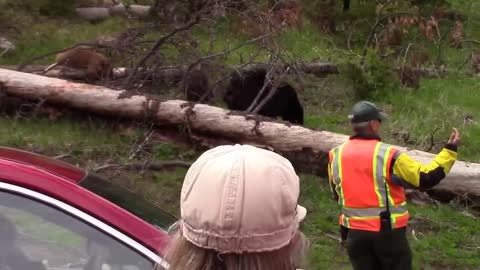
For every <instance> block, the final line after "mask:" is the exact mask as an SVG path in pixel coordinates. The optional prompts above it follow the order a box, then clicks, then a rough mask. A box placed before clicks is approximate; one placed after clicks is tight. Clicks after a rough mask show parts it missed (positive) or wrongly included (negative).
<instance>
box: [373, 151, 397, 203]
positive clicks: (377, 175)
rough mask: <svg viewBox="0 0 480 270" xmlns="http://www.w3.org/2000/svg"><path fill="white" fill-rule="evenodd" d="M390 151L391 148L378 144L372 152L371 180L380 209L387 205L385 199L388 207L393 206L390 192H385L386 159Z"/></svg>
mask: <svg viewBox="0 0 480 270" xmlns="http://www.w3.org/2000/svg"><path fill="white" fill-rule="evenodd" d="M391 150H392V147H391V146H389V145H387V144H384V143H380V142H379V143H377V145H376V147H375V152H374V158H373V178H374V184H375V193H377V197H378V203H379V206H380V207H385V206H386V205H387V201H386V200H387V198H388V200H389V203H390V205H394V204H395V203H394V202H393V199H392V197H391V195H390V192H387V190H385V180H386V179H387V170H388V168H387V164H388V157H389V156H390V151H391ZM387 186H388V185H387Z"/></svg>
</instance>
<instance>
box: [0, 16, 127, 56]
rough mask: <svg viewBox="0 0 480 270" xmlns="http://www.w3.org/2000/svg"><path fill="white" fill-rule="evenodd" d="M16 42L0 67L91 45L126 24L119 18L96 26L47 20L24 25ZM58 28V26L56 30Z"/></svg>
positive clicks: (78, 21) (83, 22) (76, 21)
mask: <svg viewBox="0 0 480 270" xmlns="http://www.w3.org/2000/svg"><path fill="white" fill-rule="evenodd" d="M28 23H29V24H30V25H28V27H27V26H26V27H25V29H24V30H22V34H21V36H20V37H19V39H18V40H16V46H17V48H16V50H15V51H13V53H9V54H7V55H5V56H3V57H2V58H1V59H0V60H1V63H2V64H5V65H14V64H19V63H21V62H23V61H25V60H28V59H31V58H33V57H35V56H39V55H44V54H47V53H51V52H53V51H57V50H61V49H64V48H67V47H70V46H72V45H74V44H77V43H80V42H91V41H93V39H95V38H97V37H100V36H109V35H112V34H115V33H118V32H121V31H122V30H125V29H126V28H127V27H128V25H129V23H128V21H127V20H123V19H120V18H113V19H109V20H106V21H103V22H100V23H97V24H91V23H88V22H85V21H80V20H73V21H68V20H66V19H49V20H46V21H45V22H42V23H35V22H33V21H31V22H30V21H29V22H28ZM59 26H61V27H59ZM54 58H55V56H54V55H52V56H49V57H46V58H43V59H40V60H38V61H37V62H35V63H34V64H48V63H52V61H53V60H54Z"/></svg>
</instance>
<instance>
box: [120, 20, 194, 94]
mask: <svg viewBox="0 0 480 270" xmlns="http://www.w3.org/2000/svg"><path fill="white" fill-rule="evenodd" d="M199 22H200V16H197V17H195V19H194V20H193V21H191V22H190V23H188V24H186V25H184V26H181V27H176V28H175V29H174V30H173V31H171V32H170V33H168V34H166V35H165V36H163V37H161V38H160V39H159V40H158V41H157V42H156V43H155V45H153V47H152V49H151V50H150V51H149V52H148V53H147V54H146V55H145V56H144V57H143V58H142V59H141V60H140V62H139V63H138V64H137V65H136V66H135V67H134V68H133V70H132V73H130V75H129V76H128V78H127V82H126V83H125V85H124V88H126V89H128V88H129V87H130V86H131V85H132V83H133V81H134V79H135V77H136V75H137V72H138V70H139V69H140V68H141V67H143V66H144V65H145V63H146V62H147V61H148V59H150V57H152V56H153V55H154V54H155V53H156V52H157V50H158V49H159V48H160V47H161V46H162V45H163V44H164V43H165V42H166V41H167V40H168V39H169V38H171V37H173V36H175V35H176V34H177V33H179V32H183V31H187V30H189V29H190V28H192V27H193V26H194V25H196V24H198V23H199Z"/></svg>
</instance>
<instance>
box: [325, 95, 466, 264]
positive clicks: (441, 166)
mask: <svg viewBox="0 0 480 270" xmlns="http://www.w3.org/2000/svg"><path fill="white" fill-rule="evenodd" d="M386 118H387V114H386V113H384V112H383V111H382V110H380V109H379V108H377V106H376V105H375V104H373V103H371V102H368V101H361V102H358V103H357V104H355V105H354V106H353V108H352V111H351V113H350V115H349V119H350V123H351V126H352V128H353V136H351V137H350V138H349V140H348V141H347V142H345V143H344V144H342V145H340V146H339V147H336V148H334V149H332V150H331V151H330V153H329V164H328V172H329V180H330V181H329V182H330V186H331V188H332V191H333V193H334V195H335V199H336V200H337V201H338V203H339V204H340V206H341V208H342V210H341V214H340V216H339V223H340V228H341V232H342V238H343V239H344V240H346V246H347V251H348V256H349V259H350V262H351V263H352V265H353V268H354V270H375V269H384V270H387V269H388V270H396V269H398V270H409V269H412V255H411V250H410V247H409V244H408V241H407V237H406V227H407V224H408V219H409V214H408V210H407V208H406V198H405V192H404V188H417V189H428V188H431V187H433V186H435V185H437V184H438V183H439V182H440V181H441V180H442V179H443V178H445V176H446V174H448V173H449V172H450V169H451V168H452V166H453V164H454V163H455V161H456V159H457V147H458V145H459V143H460V135H459V132H458V131H457V129H455V128H454V129H453V132H452V135H451V136H450V139H449V141H448V143H447V144H446V145H445V147H444V148H443V149H442V151H441V152H440V153H439V154H438V155H437V156H436V157H435V158H434V159H433V161H432V162H430V164H428V165H423V164H421V163H420V162H418V161H416V160H414V159H412V158H411V157H409V156H408V155H407V154H406V153H402V152H401V151H399V150H397V149H395V148H394V147H392V146H390V145H388V144H386V143H383V142H382V141H381V138H380V136H379V130H380V127H381V124H382V121H384V120H385V119H386Z"/></svg>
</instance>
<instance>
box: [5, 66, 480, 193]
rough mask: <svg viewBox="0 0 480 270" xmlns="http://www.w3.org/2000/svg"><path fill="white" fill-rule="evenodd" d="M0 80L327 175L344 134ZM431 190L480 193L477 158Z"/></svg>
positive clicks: (19, 77) (23, 77) (16, 78)
mask: <svg viewBox="0 0 480 270" xmlns="http://www.w3.org/2000/svg"><path fill="white" fill-rule="evenodd" d="M0 84H2V85H3V87H2V88H3V91H6V92H7V93H8V94H11V95H15V96H20V97H26V98H41V99H46V100H48V101H50V102H52V103H56V104H62V105H63V106H66V107H70V108H74V109H78V110H84V111H89V112H92V113H97V114H104V115H115V116H121V117H126V118H132V119H143V118H144V117H146V116H149V117H150V118H151V119H152V120H153V121H154V122H155V123H157V124H158V125H172V124H173V125H185V126H188V128H189V129H188V130H190V131H191V132H192V133H196V134H202V135H208V136H210V137H212V138H216V139H217V138H218V139H227V140H228V141H230V142H234V143H251V144H256V145H264V146H268V147H269V148H271V149H273V150H274V151H276V152H278V153H280V154H282V155H284V156H285V157H287V158H289V159H290V160H291V161H292V163H293V164H294V165H295V167H296V169H297V171H299V172H306V173H314V174H317V175H321V176H325V175H326V163H327V160H328V156H327V153H328V151H329V150H330V149H331V148H333V147H335V146H337V145H339V144H340V143H342V142H344V141H345V140H346V139H347V136H345V135H341V134H336V133H332V132H327V131H314V130H310V129H307V128H304V127H300V126H289V125H286V124H284V123H277V122H265V121H256V120H254V119H251V118H249V117H246V116H244V115H241V114H238V113H237V114H235V113H231V112H229V111H227V110H224V109H222V108H217V107H212V106H208V105H203V104H196V105H194V104H190V103H187V102H185V101H182V100H169V101H158V100H152V99H147V97H144V96H132V97H130V98H125V99H118V96H119V95H120V94H121V93H122V92H121V91H115V90H112V89H108V88H105V87H100V86H92V85H87V84H79V83H72V82H68V81H65V80H60V79H55V78H48V77H43V76H39V75H34V74H28V73H22V72H17V71H12V70H6V69H0ZM399 148H400V149H401V150H403V151H407V152H408V153H409V154H410V155H411V156H412V157H414V158H416V159H418V160H420V161H423V162H429V161H430V160H431V159H432V158H433V157H434V156H433V155H432V154H429V153H425V152H421V151H416V150H407V149H404V148H402V147H399ZM433 191H436V192H440V193H447V194H456V195H461V196H467V197H469V198H471V199H473V200H478V199H479V198H480V164H477V163H467V162H461V161H459V162H457V163H456V164H455V166H454V168H453V169H452V172H451V173H450V174H449V175H448V176H447V178H446V179H445V180H444V181H442V182H441V184H439V185H438V186H437V187H435V188H434V190H433Z"/></svg>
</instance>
